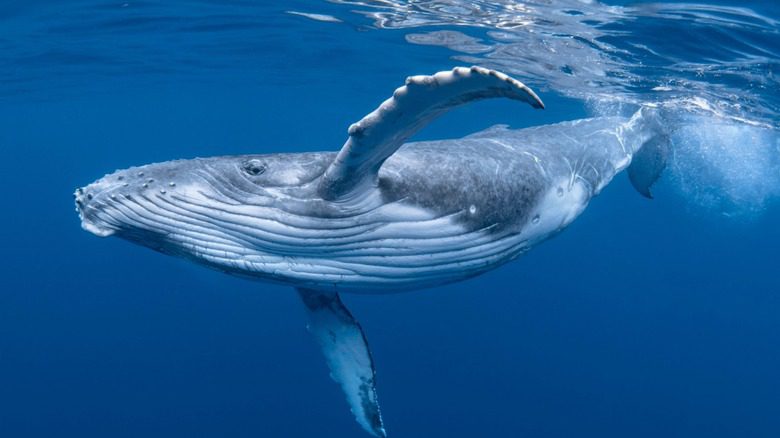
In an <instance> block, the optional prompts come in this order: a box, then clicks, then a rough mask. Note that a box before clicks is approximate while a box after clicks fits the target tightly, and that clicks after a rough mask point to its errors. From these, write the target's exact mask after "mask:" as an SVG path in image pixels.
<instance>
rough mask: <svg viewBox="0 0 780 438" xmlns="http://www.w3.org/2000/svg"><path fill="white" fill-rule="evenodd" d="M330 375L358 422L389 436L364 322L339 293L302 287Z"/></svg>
mask: <svg viewBox="0 0 780 438" xmlns="http://www.w3.org/2000/svg"><path fill="white" fill-rule="evenodd" d="M298 293H299V294H300V296H301V300H302V301H303V304H304V305H305V306H306V310H307V313H308V315H309V325H308V329H309V332H310V333H311V334H312V335H314V338H315V339H316V340H317V343H318V344H319V346H320V348H321V349H322V352H323V353H324V354H325V360H326V361H327V363H328V368H330V375H331V377H332V378H333V380H335V381H336V382H337V383H338V384H339V385H340V386H341V389H342V390H343V391H344V394H345V395H346V396H347V403H349V407H350V409H351V410H352V413H353V414H355V419H356V420H357V422H358V423H359V424H360V425H361V426H363V428H364V429H365V430H366V431H367V432H369V433H370V434H372V435H374V436H377V437H385V436H386V433H385V429H384V426H383V425H382V416H381V414H380V412H379V402H378V400H377V395H376V379H375V374H376V372H375V370H374V361H373V359H372V358H371V351H370V350H369V349H368V342H367V341H366V336H365V334H364V333H363V329H362V328H361V327H360V324H359V323H358V322H357V321H356V320H355V318H354V317H352V314H351V313H350V312H349V310H348V309H347V308H346V307H345V306H344V304H343V303H342V302H341V299H340V298H339V296H338V294H337V293H335V292H331V293H328V292H318V291H312V290H308V289H298Z"/></svg>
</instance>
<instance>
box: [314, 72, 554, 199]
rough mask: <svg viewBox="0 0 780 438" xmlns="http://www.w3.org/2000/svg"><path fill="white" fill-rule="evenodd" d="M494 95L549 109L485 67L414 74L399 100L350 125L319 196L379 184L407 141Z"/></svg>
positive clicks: (389, 101)
mask: <svg viewBox="0 0 780 438" xmlns="http://www.w3.org/2000/svg"><path fill="white" fill-rule="evenodd" d="M492 97H507V98H510V99H515V100H520V101H523V102H527V103H529V104H530V105H531V106H533V107H534V108H544V104H543V103H542V101H541V100H540V99H539V97H538V96H537V95H536V94H535V93H534V92H533V91H532V90H531V89H530V88H528V87H527V86H525V85H524V84H523V83H521V82H520V81H518V80H516V79H513V78H511V77H509V76H507V75H505V74H503V73H499V72H497V71H495V70H488V69H486V68H482V67H471V68H466V67H456V68H454V69H453V70H451V71H442V72H439V73H436V74H434V75H432V76H412V77H409V78H407V79H406V84H405V85H404V86H402V87H400V88H398V89H396V90H395V92H394V93H393V96H392V97H391V98H389V99H387V100H385V101H384V102H382V104H381V105H379V108H377V109H375V110H374V111H373V112H371V113H370V114H368V115H366V116H365V117H363V119H361V120H360V121H359V122H357V123H354V124H352V126H350V127H349V138H348V139H347V142H346V143H345V144H344V146H343V147H342V148H341V151H339V153H338V155H337V156H336V158H335V159H334V160H333V163H331V164H330V166H329V167H328V169H327V170H326V171H325V173H324V175H323V177H322V179H321V180H320V183H319V187H318V191H319V194H320V195H321V196H322V197H323V198H325V199H329V200H336V199H343V198H349V197H351V196H352V195H355V194H359V193H361V192H363V191H365V190H367V189H369V188H371V187H374V186H375V185H376V180H377V174H378V173H379V168H380V167H381V166H382V163H384V161H385V160H386V159H387V158H388V157H390V156H391V155H392V154H393V153H394V152H395V151H396V150H398V148H400V147H401V145H403V144H404V142H405V141H406V140H407V139H408V138H409V137H411V136H412V135H414V134H415V133H416V132H417V131H419V130H420V129H422V128H423V127H424V126H425V125H427V124H428V123H430V122H431V121H432V120H433V119H435V118H436V117H438V116H440V115H442V114H444V113H445V112H447V111H448V110H450V109H452V108H454V107H456V106H459V105H463V104H465V103H468V102H471V101H474V100H479V99H487V98H492Z"/></svg>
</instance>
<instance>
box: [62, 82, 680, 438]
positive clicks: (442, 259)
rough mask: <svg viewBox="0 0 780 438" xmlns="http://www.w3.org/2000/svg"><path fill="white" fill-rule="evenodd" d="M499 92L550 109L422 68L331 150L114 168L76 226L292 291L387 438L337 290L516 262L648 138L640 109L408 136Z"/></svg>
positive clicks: (356, 399) (520, 94) (364, 413)
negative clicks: (440, 136)
mask: <svg viewBox="0 0 780 438" xmlns="http://www.w3.org/2000/svg"><path fill="white" fill-rule="evenodd" d="M491 97H505V98H510V99H515V100H518V101H521V102H525V103H528V104H529V105H531V106H532V107H534V108H543V103H542V102H541V100H540V99H539V98H538V96H536V95H535V93H533V91H531V90H530V89H529V88H528V87H526V86H525V85H523V84H522V83H520V82H518V81H516V80H514V79H512V78H510V77H508V76H506V75H505V74H503V73H500V72H496V71H492V70H488V69H484V68H481V67H471V68H463V67H457V68H455V69H453V70H452V71H445V72H438V73H436V74H434V75H432V76H413V77H410V78H408V79H407V81H406V84H405V85H404V86H402V87H399V88H398V89H396V90H395V92H394V93H393V96H392V97H391V98H389V99H387V100H385V101H384V102H383V103H382V104H381V105H380V106H379V107H378V108H377V109H376V110H374V111H373V112H371V113H369V114H368V115H367V116H366V117H364V118H363V119H361V120H360V121H359V122H357V123H355V124H353V125H352V126H351V127H350V128H349V138H348V140H347V142H346V143H345V144H344V146H343V147H342V149H341V151H339V152H338V153H335V152H334V153H329V152H323V153H301V154H270V155H245V156H227V157H214V158H205V159H192V160H179V161H169V162H165V163H158V164H150V165H146V166H140V167H134V168H130V169H126V170H121V171H117V172H115V173H113V174H110V175H106V176H105V177H103V178H101V179H100V180H98V181H96V182H94V183H92V184H90V185H89V186H87V187H84V188H81V189H78V190H77V191H76V194H75V196H76V206H77V210H78V212H79V215H80V216H81V219H82V227H83V228H84V229H86V230H88V231H90V232H92V233H94V234H96V235H98V236H103V237H106V236H110V235H116V236H119V237H122V238H124V239H127V240H130V241H133V242H135V243H138V244H140V245H144V246H147V247H150V248H153V249H155V250H157V251H160V252H163V253H166V254H171V255H176V256H179V257H183V258H187V259H189V260H192V261H194V262H197V263H201V264H204V265H206V266H209V267H211V268H214V269H218V270H221V271H224V272H227V273H230V274H233V275H238V276H243V277H249V278H253V279H259V280H264V281H270V282H276V283H279V284H284V285H289V286H293V287H295V288H296V289H297V290H298V293H299V294H300V295H301V298H302V302H303V304H304V305H305V307H306V309H307V314H308V316H309V330H310V331H311V333H312V334H313V335H314V337H315V339H316V340H317V342H318V343H319V344H320V347H321V349H322V351H323V353H324V354H325V358H326V361H327V363H328V367H329V368H330V370H331V376H333V378H334V380H336V381H337V382H338V383H339V385H340V386H341V388H342V390H343V392H344V394H345V395H346V396H347V401H348V403H349V405H350V407H351V409H352V412H353V413H354V414H355V418H356V420H357V421H358V423H359V424H360V425H361V426H362V427H363V428H364V429H365V430H366V431H367V432H369V433H370V434H372V435H374V436H377V437H385V436H386V432H385V429H384V426H383V423H382V419H381V414H380V410H379V403H378V398H377V394H376V388H375V386H376V384H375V378H374V377H375V369H374V364H373V359H372V356H371V353H370V350H369V349H368V344H367V341H366V338H365V335H364V333H363V331H362V329H361V328H360V324H359V323H358V322H357V321H356V320H355V319H354V318H353V316H352V315H351V313H350V312H349V310H348V309H347V308H346V307H345V306H344V304H343V302H341V300H340V298H339V296H338V293H339V292H353V293H388V292H397V291H401V290H413V289H420V288H425V287H430V286H436V285H441V284H445V283H450V282H455V281H459V280H463V279H466V278H469V277H473V276H476V275H479V274H482V273H484V272H487V271H489V270H491V269H494V268H495V267H497V266H499V265H501V264H503V263H506V262H508V261H510V260H513V259H515V258H517V257H518V256H519V255H521V254H523V253H525V252H526V251H528V250H529V249H530V248H532V247H533V246H534V245H536V244H538V243H540V242H542V241H544V240H546V239H548V238H550V237H551V236H554V235H555V234H557V233H558V232H560V231H561V230H563V229H564V228H565V227H566V226H568V225H569V224H570V223H571V222H572V221H573V220H574V219H575V218H576V217H577V216H578V215H579V214H580V213H581V212H582V211H583V209H584V208H585V207H586V205H587V204H588V202H589V201H590V199H591V198H592V197H593V196H595V195H596V194H598V193H599V192H600V191H601V189H602V188H603V187H604V186H605V185H606V184H607V183H608V182H609V181H610V180H611V179H612V178H613V177H614V175H615V174H616V173H617V172H619V171H621V170H622V169H624V168H625V167H626V166H628V164H629V163H630V162H631V158H632V156H633V155H634V153H635V152H636V151H638V150H639V148H640V146H642V145H643V144H644V143H645V142H647V141H648V139H649V138H651V137H652V135H653V133H652V132H650V131H652V129H647V127H648V126H651V125H650V124H646V123H642V122H641V120H642V117H641V114H640V113H637V116H635V117H634V118H632V119H630V120H627V119H616V118H600V119H588V120H579V121H574V122H565V123H559V124H557V125H548V126H543V127H538V128H529V129H523V130H508V129H506V128H503V127H495V128H491V129H489V130H486V131H483V132H480V133H477V134H474V135H471V136H468V137H466V138H463V139H457V140H445V141H432V142H419V143H406V144H405V142H406V140H407V139H409V138H410V137H411V136H412V135H414V133H415V132H417V131H418V130H419V129H421V128H422V127H423V126H424V125H425V124H427V123H428V122H430V121H431V120H433V119H434V118H436V117H438V116H439V115H441V114H443V113H444V112H446V111H447V110H448V109H449V108H452V107H454V106H458V105H461V104H463V103H467V102H469V101H471V100H475V99H481V98H491ZM649 156H650V157H651V158H658V157H657V156H656V155H653V154H650V155H649ZM647 161H650V162H652V163H660V164H658V165H656V164H654V165H651V166H647V167H645V168H643V169H641V171H638V172H636V173H635V178H632V182H633V183H634V184H635V185H639V186H640V187H639V188H641V189H649V184H651V183H652V181H654V179H655V178H656V177H657V174H658V171H659V169H661V168H662V167H663V163H664V162H665V161H664V160H657V159H653V160H647ZM644 185H648V187H643V186H644ZM640 191H642V190H640ZM643 193H647V194H649V191H648V190H644V191H643Z"/></svg>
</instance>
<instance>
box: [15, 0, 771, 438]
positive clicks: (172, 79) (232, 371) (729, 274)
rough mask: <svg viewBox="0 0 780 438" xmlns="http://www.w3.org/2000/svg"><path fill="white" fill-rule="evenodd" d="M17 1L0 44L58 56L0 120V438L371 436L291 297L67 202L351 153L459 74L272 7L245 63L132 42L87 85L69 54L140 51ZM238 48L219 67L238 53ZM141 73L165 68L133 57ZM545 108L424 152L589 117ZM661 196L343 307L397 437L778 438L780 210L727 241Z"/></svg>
mask: <svg viewBox="0 0 780 438" xmlns="http://www.w3.org/2000/svg"><path fill="white" fill-rule="evenodd" d="M14 5H17V6H18V4H16V3H9V4H8V5H6V9H3V10H2V11H3V13H4V14H1V15H3V16H4V18H5V20H6V23H7V24H8V26H7V27H5V28H4V30H3V31H2V33H0V42H3V43H5V44H8V45H10V46H14V45H16V44H18V45H26V46H27V48H30V47H36V45H40V46H41V47H42V49H41V51H40V53H39V55H40V56H39V57H38V58H35V57H32V58H31V57H29V56H27V57H22V56H18V57H15V55H14V54H11V55H8V52H6V55H5V57H4V58H3V59H2V61H0V66H1V67H2V69H3V73H4V74H5V76H4V77H6V78H9V77H13V78H17V79H18V85H14V84H11V85H6V86H4V87H3V96H2V98H1V99H0V145H2V162H1V163H2V164H0V169H1V170H2V171H0V187H2V188H3V196H2V215H0V244H1V245H2V247H1V248H0V249H2V251H1V252H0V276H1V277H0V278H2V282H1V283H0V284H1V286H0V288H1V289H0V436H3V437H44V436H46V437H52V436H57V437H70V436H74V437H75V436H78V437H93V436H94V437H139V436H165V437H198V436H204V437H205V436H209V437H211V436H213V437H217V436H218V437H258V436H259V437H297V436H307V437H308V436H339V437H348V436H349V437H352V436H354V437H362V436H366V435H364V432H363V431H362V430H360V428H359V426H358V425H357V424H356V423H355V422H354V420H353V419H352V417H351V414H350V413H349V412H348V408H347V406H346V403H345V402H344V400H343V396H342V394H341V393H340V391H339V388H338V387H337V385H335V384H334V383H333V382H332V381H330V379H329V378H328V376H327V375H328V372H327V369H326V366H325V363H324V361H323V360H322V358H321V357H320V353H319V351H318V350H317V348H316V346H315V344H314V342H313V340H312V339H310V338H309V336H308V334H307V332H306V330H305V328H304V321H305V318H304V312H303V309H302V306H301V305H300V303H299V302H298V301H297V296H296V295H295V294H293V293H291V292H292V290H291V289H289V288H284V287H278V286H271V285H266V284H262V283H252V282H248V281H244V280H239V279H235V278H231V277H228V276H225V275H223V274H220V273H216V272H211V271H208V270H205V269H202V268H200V267H197V266H194V265H190V264H187V263H185V262H183V261H179V260H175V259H171V258H167V257H165V256H162V255H159V254H156V253H152V252H150V251H148V250H146V249H143V248H140V247H135V246H132V245H130V244H128V243H126V242H123V241H120V240H118V239H98V238H96V237H94V236H92V235H90V234H87V233H85V232H84V231H82V230H81V229H80V227H79V221H78V217H77V215H76V214H75V212H74V211H73V202H72V198H71V194H72V192H73V190H74V189H75V188H76V187H78V186H81V185H85V184H87V183H89V182H91V181H92V180H94V179H96V178H98V177H100V176H101V175H102V174H103V173H106V172H109V171H112V170H113V169H116V168H123V167H127V166H130V165H134V164H142V163H147V162H152V161H161V160H168V159H173V158H183V157H193V156H208V155H222V154H240V153H250V152H251V153H262V152H279V151H285V152H293V151H307V150H336V149H338V148H339V147H340V146H341V144H342V143H343V141H344V139H345V137H346V128H347V126H348V125H349V124H350V123H352V122H354V121H356V120H358V119H359V118H360V117H362V116H363V115H364V114H365V113H367V112H369V111H370V110H372V109H373V108H374V107H375V106H376V105H377V104H378V103H379V102H381V101H382V100H383V99H385V98H386V97H387V96H389V95H390V93H391V92H392V90H393V89H394V88H395V87H397V86H398V85H399V84H401V83H402V82H403V79H404V78H405V77H406V76H407V75H409V74H419V73H432V72H435V71H437V70H440V69H445V68H451V67H452V65H453V63H452V61H451V60H450V59H448V54H447V53H446V52H445V51H444V50H443V49H437V48H432V47H421V46H411V45H408V44H406V43H405V42H404V40H403V33H402V32H393V31H388V32H373V33H371V32H361V31H360V29H357V28H346V29H345V28H344V27H340V25H335V24H333V23H319V22H313V21H307V20H305V19H303V18H300V17H292V16H289V15H284V14H282V13H281V11H283V10H285V9H294V7H292V6H289V5H285V6H278V7H268V8H266V9H263V10H261V11H259V12H257V14H258V15H257V16H256V17H254V18H256V19H258V20H259V21H260V22H267V23H269V25H268V26H269V28H274V27H278V29H276V30H274V31H270V30H269V31H268V34H267V35H266V36H268V38H267V39H265V40H263V41H255V44H256V46H253V47H250V48H247V49H246V53H243V52H242V54H241V55H240V56H239V57H238V58H239V59H243V60H244V61H245V63H246V64H244V65H229V66H225V68H222V69H221V68H219V66H215V65H213V64H207V65H205V66H199V65H192V66H191V67H190V68H188V69H182V68H181V64H176V66H177V68H170V69H168V68H166V67H167V66H166V65H165V56H162V53H163V52H165V51H163V50H162V49H161V51H160V53H152V52H150V53H144V52H143V51H138V52H136V53H123V52H122V51H121V50H126V48H127V47H125V48H124V49H121V50H120V49H117V52H116V53H114V55H116V56H115V59H118V60H125V61H127V63H126V64H123V63H121V62H118V63H117V64H116V65H115V71H114V73H110V74H107V73H106V72H105V70H103V71H102V73H101V74H94V73H93V72H94V69H93V68H91V65H92V64H91V63H94V62H103V63H105V62H108V61H107V60H91V61H90V60H86V61H85V60H83V59H81V60H78V59H73V58H68V56H70V55H67V53H70V52H68V51H67V50H65V49H67V48H68V47H69V46H70V45H71V44H74V45H77V43H84V42H85V41H87V42H89V43H91V44H95V45H98V46H105V47H110V46H111V45H112V44H115V43H116V44H118V46H121V43H122V41H123V39H122V38H123V36H122V33H121V32H118V33H116V34H114V33H110V32H109V33H108V34H107V35H109V36H111V35H115V37H111V38H104V39H100V40H97V39H96V40H92V39H91V38H90V37H89V36H84V35H82V36H81V37H79V34H78V32H76V31H72V30H69V31H67V32H64V33H63V34H62V35H69V36H72V38H73V40H72V41H71V40H68V39H64V40H57V41H51V40H50V39H47V38H45V34H38V33H36V32H27V30H28V28H27V27H26V26H28V25H29V26H30V27H32V26H31V25H30V23H26V22H25V19H24V14H26V13H28V12H26V10H25V9H24V8H23V7H22V6H19V9H15V8H14V7H13V6H14ZM296 5H297V6H298V7H299V8H302V7H303V6H302V5H303V3H301V2H298V3H297V4H296ZM36 7H38V8H45V7H48V6H47V5H46V4H44V3H36ZM192 7H197V5H192V4H182V6H181V8H182V14H185V12H186V11H187V8H192ZM316 9H317V10H316V11H314V12H326V13H327V12H329V9H334V11H335V6H333V5H327V4H322V5H318V8H316ZM333 13H335V12H333ZM342 13H343V12H342ZM55 15H56V14H55ZM19 17H22V18H19ZM54 24H56V23H54ZM52 26H53V25H52ZM165 26H166V24H165V23H158V24H156V25H153V26H152V27H151V28H149V29H145V30H144V32H146V33H144V36H143V38H148V39H149V40H150V41H156V39H158V38H159V39H160V41H159V43H158V42H155V43H154V44H151V45H150V46H149V47H155V44H159V45H165V44H174V43H171V42H170V41H169V40H166V38H167V36H166V35H167V34H165V32H164V30H165ZM290 29H297V30H296V31H294V32H293V31H291V30H290ZM117 35H118V36H117ZM264 35H265V34H264ZM79 38H80V39H79ZM112 38H114V39H112ZM198 38H200V39H201V40H202V42H204V45H202V46H201V50H202V52H197V50H196V51H194V52H188V53H182V56H183V57H188V58H187V59H190V58H191V59H198V58H204V59H205V58H207V57H208V56H210V52H209V51H208V48H207V47H208V46H207V45H206V44H205V42H210V41H211V42H213V43H214V45H215V46H219V45H220V41H219V40H218V39H216V38H215V37H212V36H209V35H199V36H198ZM233 42H234V41H233ZM233 42H231V41H228V42H226V43H225V45H224V46H222V47H223V48H225V49H226V50H227V49H231V48H235V49H236V50H237V51H240V50H243V48H239V47H234V46H232V45H231V44H232V43H233ZM57 50H60V52H57ZM20 51H21V49H20ZM33 52H34V51H33ZM63 53H66V54H65V55H63ZM165 53H169V52H165ZM147 55H148V57H149V58H151V59H156V61H154V62H152V63H151V64H154V65H155V66H157V67H159V71H146V70H143V66H144V65H145V64H144V65H141V64H143V63H139V62H136V61H138V60H143V59H147V58H145V56H147ZM56 56H65V60H64V61H56V62H55V61H52V59H51V58H52V57H56ZM157 57H159V58H157ZM204 62H205V61H204ZM172 64H173V62H172ZM14 90H16V91H17V92H16V93H14ZM542 98H543V99H544V100H545V103H546V104H547V106H548V110H546V111H544V112H532V111H531V110H530V109H527V108H525V107H523V106H518V105H517V104H515V103H511V102H510V103H507V102H487V103H480V104H476V105H473V106H470V107H468V108H463V109H460V110H457V111H455V112H454V113H452V114H450V115H448V116H447V117H446V118H444V119H442V120H440V121H438V122H436V123H435V124H434V125H433V126H431V127H430V128H429V129H427V130H426V131H425V132H424V133H423V134H421V135H420V136H419V138H448V137H457V136H461V135H465V134H467V133H470V132H473V131H475V130H477V129H481V128H484V127H487V126H490V125H492V124H495V123H508V124H511V125H512V126H515V127H523V126H530V125H536V124H542V123H550V122H554V121H559V120H566V119H573V118H578V117H582V116H584V115H586V112H585V109H584V107H583V106H582V104H580V103H578V102H575V101H572V100H567V99H564V98H561V97H559V96H557V95H555V94H553V93H552V92H551V91H549V90H546V91H545V92H544V93H542ZM657 198H658V199H656V200H654V201H652V202H648V201H646V200H644V199H642V198H641V197H639V196H638V195H636V194H635V193H634V192H633V191H632V189H631V188H630V186H629V185H628V184H627V182H626V180H625V177H624V176H623V175H620V176H619V177H618V178H616V180H615V181H614V182H613V183H612V184H611V185H610V186H609V187H608V188H607V189H606V190H605V191H604V193H603V194H602V195H601V196H599V197H598V198H596V199H594V201H593V202H592V204H591V206H590V207H589V208H588V210H587V211H586V212H585V214H583V216H582V217H581V218H580V219H578V220H577V221H576V222H575V223H574V224H573V225H572V226H571V227H570V228H569V229H568V230H567V231H566V232H564V233H563V234H562V235H560V236H559V237H557V238H555V239H553V240H552V241H550V242H548V243H545V244H544V245H541V246H540V247H538V248H537V249H535V250H534V251H532V252H531V253H530V254H529V255H527V256H526V257H524V258H523V259H521V260H520V261H517V262H514V263H512V264H510V265H507V266H505V267H503V268H501V269H499V270H497V271H494V272H491V273H489V274H487V275H485V276H483V277H480V278H477V279H474V280H471V281H468V282H464V283H461V284H456V285H452V286H447V287H441V288H437V289H432V290H428V291H422V292H415V293H406V294H399V295H386V296H347V297H345V301H346V302H347V304H348V305H349V306H350V308H351V309H352V311H353V313H354V314H355V315H356V316H357V317H358V318H359V319H360V320H361V322H362V324H363V327H364V328H365V330H366V332H367V334H368V337H369V340H370V343H371V345H372V347H373V353H374V357H375V360H376V363H377V366H378V372H379V374H378V379H379V395H380V402H381V403H382V408H383V414H384V416H385V420H386V423H387V428H388V432H389V434H390V436H395V437H432V436H448V437H474V436H527V437H612V436H614V437H625V436H630V437H653V438H655V437H659V436H665V437H691V436H706V437H736V436H743V437H774V436H779V435H780V376H778V370H779V369H780V351H778V348H780V317H778V316H779V315H780V293H778V283H779V282H778V278H777V272H778V271H777V263H778V257H777V252H776V248H777V247H778V244H780V231H778V227H777V226H776V224H777V223H778V219H780V211H779V210H778V209H777V207H771V206H770V207H769V209H768V210H767V211H765V212H764V213H763V214H761V215H757V216H755V217H750V218H741V219H737V220H734V219H726V218H720V217H713V216H708V215H706V214H704V213H701V212H697V211H695V210H691V209H690V208H689V207H687V206H686V205H685V202H684V199H681V198H680V197H679V196H678V195H675V192H674V190H672V189H671V188H669V187H668V186H667V187H663V186H662V187H661V188H660V190H659V193H658V197H657Z"/></svg>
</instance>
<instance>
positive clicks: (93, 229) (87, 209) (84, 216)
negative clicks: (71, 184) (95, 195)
mask: <svg viewBox="0 0 780 438" xmlns="http://www.w3.org/2000/svg"><path fill="white" fill-rule="evenodd" d="M73 197H74V199H75V202H76V213H78V214H79V219H80V220H81V228H82V229H84V230H85V231H89V232H90V233H92V234H94V235H96V236H98V237H109V236H111V235H113V234H114V233H116V230H115V229H113V228H110V227H106V226H100V225H98V224H96V223H95V219H97V218H96V217H95V215H96V214H97V210H96V209H95V207H94V206H92V205H90V204H89V201H91V199H89V198H88V197H89V195H85V191H84V189H80V188H79V189H76V191H75V192H74V193H73Z"/></svg>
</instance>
